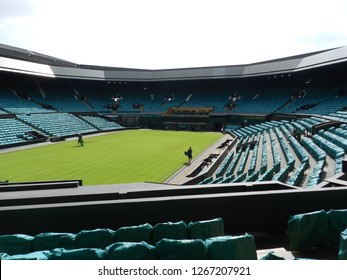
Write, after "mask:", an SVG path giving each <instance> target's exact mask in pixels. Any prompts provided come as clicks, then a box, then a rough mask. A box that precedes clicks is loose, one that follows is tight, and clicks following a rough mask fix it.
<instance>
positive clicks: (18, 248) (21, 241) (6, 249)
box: [0, 234, 34, 255]
mask: <svg viewBox="0 0 347 280" xmlns="http://www.w3.org/2000/svg"><path fill="white" fill-rule="evenodd" d="M33 239H34V237H32V236H30V235H26V234H8V235H2V236H0V252H1V253H6V254H8V255H18V254H27V253H30V252H31V248H32V241H33Z"/></svg>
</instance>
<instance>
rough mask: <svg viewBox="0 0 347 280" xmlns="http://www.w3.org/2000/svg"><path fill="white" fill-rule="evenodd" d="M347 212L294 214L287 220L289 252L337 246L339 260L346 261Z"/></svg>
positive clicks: (323, 211) (343, 210)
mask: <svg viewBox="0 0 347 280" xmlns="http://www.w3.org/2000/svg"><path fill="white" fill-rule="evenodd" d="M346 234H347V210H346V209H342V210H330V211H328V212H326V211H325V210H320V211H315V212H309V213H303V214H296V215H293V216H291V217H289V220H288V239H289V247H290V249H291V250H306V249H312V248H316V247H318V248H328V247H331V246H337V245H339V246H340V247H339V248H340V249H339V254H338V258H339V259H344V260H346V259H347V235H346Z"/></svg>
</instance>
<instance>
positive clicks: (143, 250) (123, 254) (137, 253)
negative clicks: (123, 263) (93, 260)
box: [105, 242, 157, 260]
mask: <svg viewBox="0 0 347 280" xmlns="http://www.w3.org/2000/svg"><path fill="white" fill-rule="evenodd" d="M105 251H106V253H107V258H108V259H109V260H156V259H157V250H156V248H155V247H154V246H152V245H149V244H147V243H146V242H116V243H114V244H112V245H110V246H108V247H107V248H106V249H105Z"/></svg>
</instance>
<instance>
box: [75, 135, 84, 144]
mask: <svg viewBox="0 0 347 280" xmlns="http://www.w3.org/2000/svg"><path fill="white" fill-rule="evenodd" d="M77 143H78V145H81V147H83V146H84V140H83V137H82V134H78V141H77Z"/></svg>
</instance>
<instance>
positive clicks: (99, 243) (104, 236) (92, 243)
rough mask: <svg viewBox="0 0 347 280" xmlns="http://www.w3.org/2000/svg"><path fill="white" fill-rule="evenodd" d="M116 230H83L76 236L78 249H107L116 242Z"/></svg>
mask: <svg viewBox="0 0 347 280" xmlns="http://www.w3.org/2000/svg"><path fill="white" fill-rule="evenodd" d="M114 234H115V232H114V230H111V229H104V228H100V229H94V230H81V231H80V232H79V233H77V234H76V246H77V248H105V247H107V246H108V245H110V244H112V243H113V242H114Z"/></svg>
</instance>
